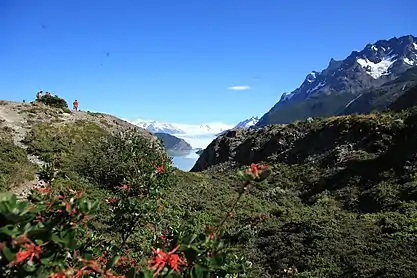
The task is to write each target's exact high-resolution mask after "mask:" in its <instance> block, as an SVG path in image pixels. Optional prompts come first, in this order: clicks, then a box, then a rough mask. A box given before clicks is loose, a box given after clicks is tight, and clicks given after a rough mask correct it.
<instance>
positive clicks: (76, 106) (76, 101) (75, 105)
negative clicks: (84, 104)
mask: <svg viewBox="0 0 417 278" xmlns="http://www.w3.org/2000/svg"><path fill="white" fill-rule="evenodd" d="M73 105H74V110H75V111H78V100H75V101H74V103H73Z"/></svg>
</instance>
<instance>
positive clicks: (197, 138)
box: [172, 134, 216, 171]
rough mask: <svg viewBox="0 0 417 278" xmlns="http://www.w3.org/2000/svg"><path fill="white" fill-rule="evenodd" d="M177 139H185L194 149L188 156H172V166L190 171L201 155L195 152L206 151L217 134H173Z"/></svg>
mask: <svg viewBox="0 0 417 278" xmlns="http://www.w3.org/2000/svg"><path fill="white" fill-rule="evenodd" d="M173 135H174V136H175V137H178V138H181V139H184V140H185V141H186V142H188V143H189V144H190V145H191V146H192V147H193V148H194V149H193V150H191V152H190V153H188V154H186V155H181V156H178V155H175V156H172V164H174V166H175V167H177V168H178V169H180V170H183V171H190V170H191V168H193V166H194V164H195V163H196V161H197V159H198V157H199V155H198V154H196V153H195V152H196V151H198V148H200V149H205V148H206V147H207V146H208V145H209V144H210V143H211V141H213V140H214V139H215V138H216V135H215V134H173Z"/></svg>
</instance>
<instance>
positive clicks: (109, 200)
mask: <svg viewBox="0 0 417 278" xmlns="http://www.w3.org/2000/svg"><path fill="white" fill-rule="evenodd" d="M106 202H107V204H109V205H112V206H114V205H115V204H117V202H119V198H115V197H113V198H108V199H107V200H106Z"/></svg>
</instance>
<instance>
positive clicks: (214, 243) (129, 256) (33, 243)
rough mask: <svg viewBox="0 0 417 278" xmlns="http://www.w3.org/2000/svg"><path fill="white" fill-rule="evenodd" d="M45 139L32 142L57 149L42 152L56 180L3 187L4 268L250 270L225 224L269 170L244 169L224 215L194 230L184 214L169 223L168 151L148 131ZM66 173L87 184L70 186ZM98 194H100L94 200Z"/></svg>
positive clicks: (117, 272)
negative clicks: (81, 142)
mask: <svg viewBox="0 0 417 278" xmlns="http://www.w3.org/2000/svg"><path fill="white" fill-rule="evenodd" d="M49 135H51V136H60V135H59V133H58V132H56V133H50V134H49ZM39 139H41V138H39ZM90 143H91V142H90ZM34 144H37V143H36V141H34ZM41 145H42V144H40V145H37V146H38V148H33V149H32V151H35V150H36V151H37V152H39V154H42V153H43V152H44V151H45V150H46V153H48V154H50V155H49V156H48V155H44V157H45V158H49V159H50V160H51V161H52V162H51V164H50V165H49V168H45V169H43V177H44V178H45V179H47V181H48V182H49V185H48V186H46V187H37V188H35V189H34V190H33V192H32V194H31V195H30V197H29V199H28V201H25V202H22V201H17V199H16V196H15V195H13V194H9V193H3V194H2V195H1V196H0V217H1V221H0V246H1V248H0V249H1V251H2V252H1V254H2V255H1V257H0V273H2V275H3V276H4V277H26V276H27V275H32V276H35V277H151V276H161V277H213V275H214V276H218V277H225V276H226V275H227V274H240V277H244V276H245V273H248V271H249V269H250V265H249V264H248V262H246V261H245V260H244V259H243V258H242V257H241V256H238V255H234V254H233V252H232V251H233V250H232V249H230V247H229V244H228V243H227V242H224V237H223V234H224V231H223V225H224V223H225V222H226V220H227V219H229V218H230V217H231V216H232V210H233V208H234V207H235V206H236V204H237V203H238V201H239V200H240V199H241V196H242V195H243V194H244V193H245V192H247V191H248V189H249V185H250V183H251V182H259V181H261V180H264V179H265V178H266V177H267V175H269V171H268V170H266V169H264V168H263V167H260V166H259V167H258V166H257V165H253V166H252V168H251V169H250V170H249V171H247V172H245V173H240V178H241V180H242V182H243V186H242V187H241V190H240V193H239V196H238V198H237V199H236V201H235V202H234V203H233V204H232V206H231V208H230V209H229V212H228V213H227V214H226V215H225V217H224V218H223V221H221V222H219V224H218V225H217V226H216V227H207V229H206V230H205V231H203V232H200V233H194V231H190V230H187V229H186V228H184V227H182V226H181V225H177V224H180V223H170V222H164V219H163V217H162V216H163V214H162V211H163V210H164V209H163V203H164V200H163V199H162V197H163V196H162V194H161V191H162V190H164V189H168V188H170V187H171V186H173V185H175V183H176V179H175V175H174V173H173V168H172V166H171V162H170V160H169V158H168V157H166V155H165V154H161V153H159V152H156V151H155V150H154V149H153V148H152V147H151V146H149V144H148V142H147V141H146V140H145V139H143V138H142V137H140V136H137V135H136V134H134V133H125V134H120V135H118V136H112V135H109V134H105V133H102V136H101V137H96V138H94V144H91V145H89V144H87V145H86V146H89V148H85V149H83V152H80V153H77V152H73V151H74V149H71V147H69V148H68V149H66V148H62V149H60V152H58V151H57V150H55V151H52V152H51V150H50V149H49V148H46V149H43V148H40V146H41ZM72 155H73V157H72V158H71V156H72ZM61 160H62V161H61ZM61 162H62V163H61ZM70 170H71V171H72V172H70ZM75 174H76V175H78V176H74V175H75ZM67 175H73V177H72V179H78V180H84V182H85V184H83V185H81V186H73V184H72V183H71V182H68V179H67V178H68V176H67ZM60 176H63V177H65V179H67V182H66V183H67V185H65V182H63V181H64V180H65V179H62V177H60ZM81 188H83V189H84V190H83V191H81V190H80V189H81ZM88 189H90V190H91V189H93V190H94V191H93V192H94V193H92V194H91V193H90V192H91V191H90V192H88V191H89V190H88ZM94 196H96V197H97V196H100V197H101V198H100V199H101V200H100V199H98V198H95V200H94V201H92V200H91V197H94ZM242 275H243V276H242Z"/></svg>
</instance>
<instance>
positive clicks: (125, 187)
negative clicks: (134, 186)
mask: <svg viewBox="0 0 417 278" xmlns="http://www.w3.org/2000/svg"><path fill="white" fill-rule="evenodd" d="M117 188H118V189H120V190H123V191H130V185H128V184H123V185H121V186H118V187H117Z"/></svg>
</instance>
